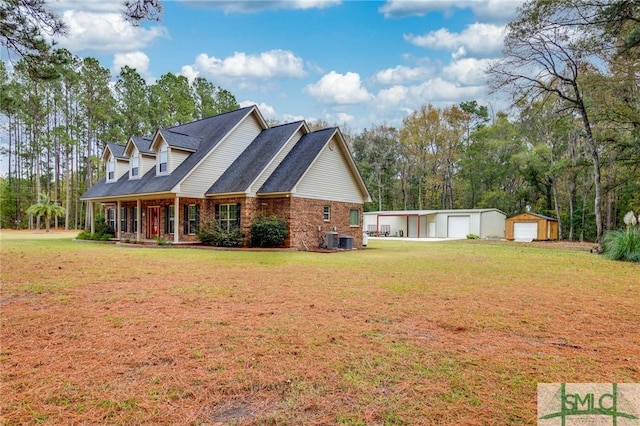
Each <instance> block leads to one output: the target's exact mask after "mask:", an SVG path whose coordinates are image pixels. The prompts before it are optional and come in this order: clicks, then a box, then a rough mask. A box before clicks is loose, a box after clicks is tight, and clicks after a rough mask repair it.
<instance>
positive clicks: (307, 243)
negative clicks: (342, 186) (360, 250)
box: [289, 198, 363, 249]
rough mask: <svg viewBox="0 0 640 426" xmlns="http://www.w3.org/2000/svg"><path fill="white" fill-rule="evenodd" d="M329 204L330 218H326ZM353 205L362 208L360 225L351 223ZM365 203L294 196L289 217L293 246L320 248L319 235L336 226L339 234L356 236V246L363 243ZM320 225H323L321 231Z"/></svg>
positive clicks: (358, 208) (354, 244)
mask: <svg viewBox="0 0 640 426" xmlns="http://www.w3.org/2000/svg"><path fill="white" fill-rule="evenodd" d="M325 206H328V207H329V212H330V218H329V220H328V221H325V220H324V207H325ZM351 209H357V210H358V212H359V226H350V225H349V217H350V214H351ZM362 219H363V217H362V205H361V204H353V203H342V202H337V201H322V200H312V199H309V198H292V199H291V210H290V217H289V224H290V232H291V241H290V245H291V247H297V248H300V249H307V248H308V249H313V248H317V247H318V246H319V244H320V238H321V237H324V235H325V233H326V232H333V231H334V230H335V231H336V232H337V233H338V235H339V236H350V237H353V246H354V247H361V246H362ZM318 229H320V230H319V231H318Z"/></svg>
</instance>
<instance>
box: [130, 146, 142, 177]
mask: <svg viewBox="0 0 640 426" xmlns="http://www.w3.org/2000/svg"><path fill="white" fill-rule="evenodd" d="M139 175H140V153H139V152H138V149H137V148H134V149H133V152H132V153H131V171H130V176H129V177H132V178H135V177H138V176H139Z"/></svg>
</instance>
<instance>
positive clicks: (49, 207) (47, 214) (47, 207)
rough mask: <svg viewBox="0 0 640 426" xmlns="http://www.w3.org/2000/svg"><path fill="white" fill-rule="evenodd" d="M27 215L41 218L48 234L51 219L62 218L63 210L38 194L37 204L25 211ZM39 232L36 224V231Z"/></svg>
mask: <svg viewBox="0 0 640 426" xmlns="http://www.w3.org/2000/svg"><path fill="white" fill-rule="evenodd" d="M27 214H30V215H34V216H36V217H43V218H44V223H45V226H46V228H47V232H49V228H50V226H51V218H53V217H59V216H64V214H65V209H64V208H63V207H62V206H60V205H59V204H56V203H53V202H52V201H51V198H50V197H49V196H48V195H47V194H44V193H42V194H40V201H39V202H38V203H37V204H34V205H32V206H30V207H29V208H28V209H27ZM39 230H40V227H39V224H38V231H39Z"/></svg>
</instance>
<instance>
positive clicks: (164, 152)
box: [158, 142, 169, 174]
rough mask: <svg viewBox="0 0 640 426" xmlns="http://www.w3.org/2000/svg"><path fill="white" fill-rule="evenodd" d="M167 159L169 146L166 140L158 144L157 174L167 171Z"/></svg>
mask: <svg viewBox="0 0 640 426" xmlns="http://www.w3.org/2000/svg"><path fill="white" fill-rule="evenodd" d="M168 161H169V148H168V147H167V143H166V142H162V144H161V145H160V151H158V174H160V173H167V171H168V168H167V165H168Z"/></svg>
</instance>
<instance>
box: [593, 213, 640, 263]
mask: <svg viewBox="0 0 640 426" xmlns="http://www.w3.org/2000/svg"><path fill="white" fill-rule="evenodd" d="M624 221H625V223H626V225H627V229H626V230H624V231H610V232H607V233H606V234H605V235H604V238H603V240H602V248H603V252H604V255H605V256H607V257H608V258H609V259H611V260H625V261H628V262H640V229H638V227H637V226H636V224H637V221H636V219H635V216H634V214H633V212H629V213H627V214H626V215H625V217H624Z"/></svg>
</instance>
